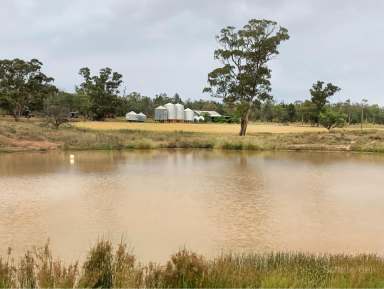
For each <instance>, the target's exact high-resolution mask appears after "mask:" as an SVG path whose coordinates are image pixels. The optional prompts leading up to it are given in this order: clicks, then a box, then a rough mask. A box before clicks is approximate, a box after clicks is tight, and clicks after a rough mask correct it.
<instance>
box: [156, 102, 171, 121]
mask: <svg viewBox="0 0 384 289" xmlns="http://www.w3.org/2000/svg"><path fill="white" fill-rule="evenodd" d="M155 120H156V121H167V120H168V110H167V109H166V108H165V107H164V106H161V105H160V106H158V107H156V108H155Z"/></svg>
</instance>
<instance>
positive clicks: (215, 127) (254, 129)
mask: <svg viewBox="0 0 384 289" xmlns="http://www.w3.org/2000/svg"><path fill="white" fill-rule="evenodd" d="M74 126H76V127H79V128H86V129H95V130H122V129H129V130H144V131H155V132H161V131H164V132H173V131H185V132H196V133H214V134H232V135H236V134H238V132H239V129H240V126H239V125H238V124H217V123H203V124H200V123H199V124H197V123H129V122H95V121H88V122H78V123H75V124H74ZM325 131H326V130H325V129H324V128H320V127H312V126H300V125H282V124H256V123H251V124H249V126H248V130H247V132H248V134H256V133H300V132H325Z"/></svg>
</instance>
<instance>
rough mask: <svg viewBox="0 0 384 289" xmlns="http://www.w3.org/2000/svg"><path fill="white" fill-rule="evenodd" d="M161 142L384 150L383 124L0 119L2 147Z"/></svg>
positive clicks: (87, 147) (189, 145) (128, 146)
mask: <svg viewBox="0 0 384 289" xmlns="http://www.w3.org/2000/svg"><path fill="white" fill-rule="evenodd" d="M159 148H204V149H225V150H320V151H362V152H384V130H368V129H367V130H364V131H359V130H350V129H349V130H335V131H331V132H329V133H328V132H305V133H284V134H271V133H258V134H255V135H249V136H246V137H239V136H235V135H220V134H204V133H191V132H183V131H174V132H152V131H142V130H114V131H97V130H89V129H79V128H75V127H72V126H71V125H70V124H67V125H65V126H64V127H62V128H60V129H58V130H56V129H53V128H49V127H47V125H46V124H44V122H42V121H41V120H38V119H37V120H27V121H25V120H23V121H20V122H14V121H13V120H7V119H0V152H12V151H31V150H37V151H44V150H51V149H64V150H119V149H159Z"/></svg>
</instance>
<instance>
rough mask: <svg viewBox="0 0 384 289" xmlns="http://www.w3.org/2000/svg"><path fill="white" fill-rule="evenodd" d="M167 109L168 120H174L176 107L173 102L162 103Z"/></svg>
mask: <svg viewBox="0 0 384 289" xmlns="http://www.w3.org/2000/svg"><path fill="white" fill-rule="evenodd" d="M164 106H165V108H166V109H167V111H168V120H170V121H173V120H176V107H175V105H174V104H173V103H167V104H166V105H164Z"/></svg>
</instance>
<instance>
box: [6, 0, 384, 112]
mask: <svg viewBox="0 0 384 289" xmlns="http://www.w3.org/2000/svg"><path fill="white" fill-rule="evenodd" d="M251 18H259V19H261V18H266V19H271V20H275V21H277V22H279V24H280V25H282V26H284V27H286V28H287V29H288V30H289V34H290V37H291V38H290V39H289V40H288V41H287V42H285V43H284V44H282V46H281V49H280V52H281V53H280V55H279V56H278V57H277V58H276V59H274V60H273V63H271V68H272V88H273V95H274V97H275V99H277V100H278V101H280V100H285V101H292V100H296V99H306V98H308V89H309V87H310V86H311V85H312V83H313V82H315V81H316V80H324V81H327V82H328V81H331V82H332V83H334V84H336V85H338V86H340V87H341V88H342V91H341V92H340V93H338V95H336V96H335V97H334V98H333V101H342V100H345V99H347V98H351V99H352V100H353V101H360V100H361V99H362V98H367V99H368V100H369V102H370V103H379V104H381V105H383V104H384V98H383V88H382V84H383V82H384V72H383V68H384V1H381V0H360V1H357V0H355V1H352V0H338V1H335V0H332V1H331V0H329V1H328V0H317V1H315V0H313V1H310V0H286V1H285V0H280V1H277V0H236V1H235V0H231V1H230V0H185V1H184V0H1V1H0V27H1V28H0V31H1V33H0V37H1V45H0V58H15V57H18V58H23V59H30V58H38V59H40V60H41V61H43V63H44V66H45V68H44V70H45V72H46V73H47V74H49V75H50V76H52V77H54V78H55V83H56V85H57V86H58V87H59V88H61V89H65V90H68V91H73V89H74V86H75V85H76V84H79V83H80V81H81V78H80V77H79V76H78V71H79V69H80V68H81V67H84V66H88V67H90V68H91V69H92V70H93V71H94V72H96V70H99V69H100V68H102V67H106V66H108V67H111V68H112V69H113V70H115V71H117V72H119V73H121V74H123V76H124V83H125V85H126V87H127V91H128V92H130V91H138V92H140V93H142V94H144V95H148V96H154V95H155V94H156V93H160V92H166V93H168V94H170V95H173V94H174V93H175V92H178V93H179V94H180V95H181V96H182V97H183V98H193V99H198V98H208V95H205V94H203V93H202V89H203V87H204V86H205V84H206V80H207V73H208V72H209V71H210V70H212V69H213V68H214V67H215V62H214V60H213V51H214V49H215V47H216V42H215V35H216V34H217V33H218V32H219V31H220V29H221V28H222V27H225V26H228V25H231V26H235V27H241V26H243V25H244V24H245V23H246V22H247V21H248V20H249V19H251Z"/></svg>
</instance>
